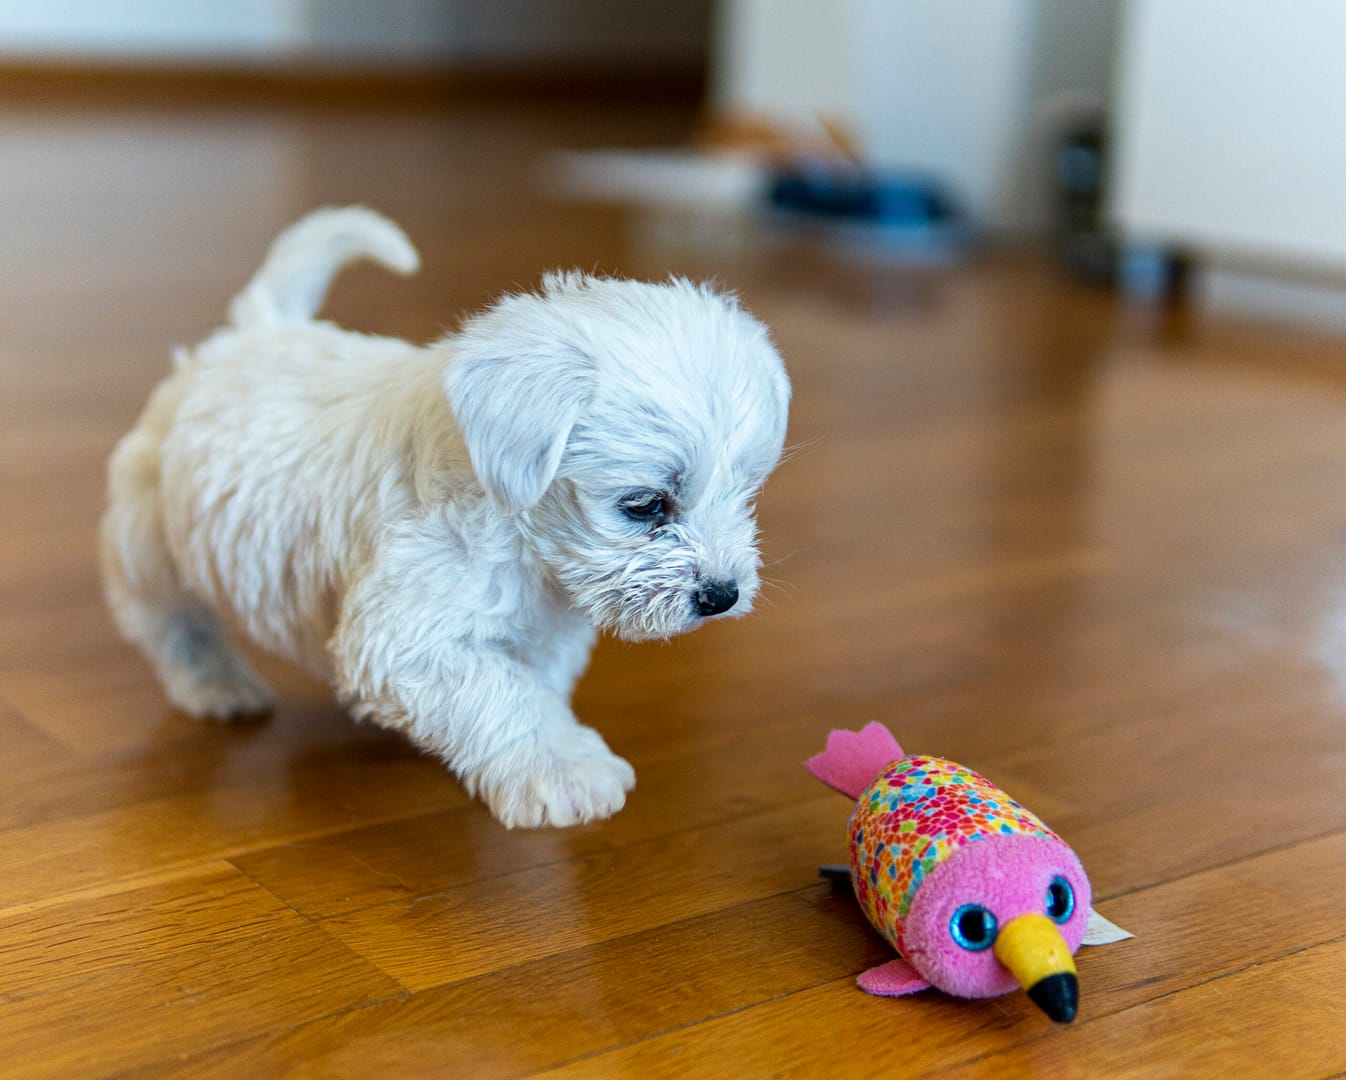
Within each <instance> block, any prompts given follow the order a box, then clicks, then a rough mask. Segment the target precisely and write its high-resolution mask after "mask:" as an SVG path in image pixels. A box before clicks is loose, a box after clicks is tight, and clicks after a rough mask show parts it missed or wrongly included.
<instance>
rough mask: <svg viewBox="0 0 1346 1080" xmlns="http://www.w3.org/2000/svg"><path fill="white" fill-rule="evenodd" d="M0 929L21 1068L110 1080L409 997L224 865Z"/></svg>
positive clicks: (0, 916)
mask: <svg viewBox="0 0 1346 1080" xmlns="http://www.w3.org/2000/svg"><path fill="white" fill-rule="evenodd" d="M0 935H3V940H4V941H5V943H6V949H5V955H6V965H5V967H6V994H5V999H4V1001H3V1003H2V1004H0V1045H3V1046H4V1049H5V1069H6V1070H8V1071H11V1073H12V1074H13V1075H16V1076H71V1075H108V1074H111V1073H114V1072H117V1071H119V1070H123V1069H126V1068H128V1067H133V1066H136V1065H142V1064H148V1063H151V1062H155V1061H160V1060H164V1059H166V1058H172V1057H175V1056H176V1055H178V1054H180V1053H183V1052H185V1051H188V1050H191V1049H198V1050H199V1049H200V1048H201V1047H202V1046H207V1045H212V1044H213V1045H227V1044H229V1043H232V1042H235V1041H237V1040H239V1039H240V1038H246V1037H248V1036H249V1035H253V1034H257V1033H260V1032H264V1031H267V1030H271V1029H272V1028H274V1027H276V1026H278V1025H279V1026H284V1027H288V1026H291V1025H294V1024H297V1023H302V1022H303V1021H304V1020H306V1019H310V1018H313V1017H315V1016H321V1015H324V1014H326V1013H328V1012H331V1011H333V1010H339V1009H342V1008H349V1007H351V1006H353V1005H357V1004H361V1003H365V1002H372V1001H378V1000H385V999H388V998H390V997H396V996H398V995H400V994H402V993H404V991H403V989H402V987H401V986H399V985H398V984H397V983H396V982H395V981H394V980H392V979H390V978H389V977H388V976H386V975H384V974H383V973H381V972H380V971H378V970H377V969H376V968H374V967H372V966H371V965H369V964H367V963H365V962H363V961H361V960H360V959H359V958H358V957H356V956H354V955H353V954H352V953H350V952H349V951H348V950H346V949H344V948H342V947H341V946H340V945H339V944H337V943H336V942H335V941H333V940H332V938H330V937H329V936H328V935H326V934H324V933H323V932H322V931H321V930H319V929H317V928H316V927H314V926H312V925H311V924H310V923H308V922H307V921H306V920H304V919H302V918H300V917H299V916H297V915H296V914H295V913H294V912H293V911H291V910H290V909H289V908H287V907H285V905H283V904H281V903H279V902H278V901H277V900H276V899H275V898H274V897H272V896H270V895H269V894H267V893H265V892H264V891H263V890H261V889H260V888H258V887H257V886H256V885H255V884H253V883H252V882H250V881H248V880H247V879H246V878H244V877H243V876H242V875H240V874H239V873H238V872H237V871H236V870H233V868H231V867H227V866H221V865H213V866H212V865H203V866H200V867H198V868H196V870H195V872H194V873H188V874H184V875H182V876H180V877H178V878H176V879H173V880H168V881H161V882H158V883H151V884H148V885H146V886H144V887H142V888H131V889H126V890H122V891H114V892H103V893H100V894H96V895H92V896H89V897H73V898H71V899H70V900H68V901H67V902H65V903H62V904H56V905H49V906H45V907H40V908H37V909H33V910H29V911H25V912H20V913H15V914H7V913H4V912H0ZM289 968H295V969H299V970H303V971H305V972H306V973H307V974H306V976H305V979H304V980H302V981H303V982H304V983H305V984H306V985H304V986H300V985H296V984H295V982H294V980H292V979H287V978H285V977H284V972H285V971H286V970H287V969H289ZM226 987H227V988H226Z"/></svg>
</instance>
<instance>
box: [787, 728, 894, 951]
mask: <svg viewBox="0 0 1346 1080" xmlns="http://www.w3.org/2000/svg"><path fill="white" fill-rule="evenodd" d="M903 756H905V755H903V753H902V747H900V746H898V745H897V740H896V739H894V738H893V735H892V732H890V731H889V730H888V729H887V728H886V727H884V726H883V725H882V724H880V723H878V722H877V721H876V722H874V723H872V724H866V725H865V726H864V727H863V728H861V729H860V730H859V731H833V732H832V733H831V734H830V735H828V736H827V748H826V749H825V750H824V751H823V752H822V753H821V754H815V755H814V756H813V757H811V758H809V759H808V761H807V762H805V763H804V764H805V767H806V768H807V769H808V771H809V772H811V773H812V774H813V775H814V776H816V777H817V778H818V779H819V780H821V781H822V782H823V783H824V784H826V785H827V786H828V787H833V788H836V789H837V791H839V792H841V793H842V794H843V795H849V796H850V797H851V798H852V799H858V798H859V797H860V794H861V793H862V792H863V791H864V790H865V788H867V787H869V785H870V784H871V783H873V782H874V777H876V776H878V775H879V773H881V772H882V771H883V770H884V768H885V767H886V766H888V765H890V764H891V763H892V762H894V761H896V760H897V759H898V758H900V757H903ZM876 970H877V969H876Z"/></svg>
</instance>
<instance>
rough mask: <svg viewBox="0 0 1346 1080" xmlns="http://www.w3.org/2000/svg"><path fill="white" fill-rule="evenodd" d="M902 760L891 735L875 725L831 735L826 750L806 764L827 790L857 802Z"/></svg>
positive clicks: (877, 724)
mask: <svg viewBox="0 0 1346 1080" xmlns="http://www.w3.org/2000/svg"><path fill="white" fill-rule="evenodd" d="M902 756H903V755H902V747H900V746H898V745H897V740H896V739H894V738H893V735H892V732H890V731H889V730H888V729H887V728H886V727H884V726H883V725H882V724H880V723H877V722H875V723H872V724H866V725H865V726H864V727H863V728H861V729H860V730H859V731H834V732H832V734H830V735H829V736H827V749H825V750H824V751H823V752H822V753H821V754H815V755H814V756H813V757H811V758H809V759H808V761H807V762H805V763H804V764H805V768H807V769H808V771H809V772H811V773H812V774H813V775H814V776H816V777H817V778H818V779H819V780H821V781H822V782H823V783H824V784H826V785H827V786H828V787H833V788H836V789H837V790H838V791H839V792H841V793H842V794H843V795H849V796H850V797H851V798H852V799H858V798H859V797H860V794H861V792H863V791H864V790H865V788H867V787H869V785H870V784H871V783H873V781H874V777H876V776H878V775H879V773H881V772H882V771H883V770H884V767H885V766H887V765H889V764H891V763H892V762H894V761H896V760H897V759H898V758H900V757H902Z"/></svg>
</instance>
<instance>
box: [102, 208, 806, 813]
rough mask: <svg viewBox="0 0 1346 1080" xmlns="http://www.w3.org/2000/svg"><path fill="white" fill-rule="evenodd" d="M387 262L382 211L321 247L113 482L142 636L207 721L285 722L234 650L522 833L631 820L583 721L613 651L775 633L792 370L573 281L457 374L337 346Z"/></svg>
mask: <svg viewBox="0 0 1346 1080" xmlns="http://www.w3.org/2000/svg"><path fill="white" fill-rule="evenodd" d="M361 257H364V258H370V259H373V260H375V261H377V262H379V263H382V264H383V265H385V266H387V267H389V268H390V269H393V270H397V271H400V272H403V273H406V272H410V271H412V270H414V269H415V267H416V264H417V256H416V252H415V250H414V249H413V248H412V247H411V245H410V243H409V242H408V241H407V239H406V237H405V236H404V235H403V234H402V232H401V231H400V230H399V229H398V228H397V227H396V226H395V225H393V224H392V223H391V222H388V221H386V220H385V219H383V218H381V217H379V216H378V215H377V214H374V213H372V212H370V211H368V210H363V209H359V208H351V209H340V210H323V211H319V212H317V213H315V214H313V215H311V216H310V217H308V218H305V219H304V220H303V221H301V222H299V223H298V224H297V225H294V226H292V227H291V228H290V229H289V230H287V231H286V232H284V233H282V234H281V236H280V237H279V238H278V239H277V240H276V242H275V244H274V245H273V247H272V249H271V252H270V254H269V255H268V257H267V259H266V262H265V263H264V264H263V266H262V268H261V270H260V271H259V272H258V273H257V275H256V277H255V278H254V279H253V280H252V281H251V283H249V285H248V286H247V288H246V289H244V291H243V292H242V293H241V294H240V295H239V296H238V297H237V298H236V299H235V300H234V303H233V306H232V308H231V312H230V314H231V321H232V325H230V326H228V327H226V328H224V329H222V330H219V331H218V332H217V333H215V334H214V335H213V336H212V337H211V338H209V339H208V340H207V341H205V342H204V343H203V344H202V345H200V346H199V347H198V348H196V349H194V350H191V351H186V350H184V351H181V352H179V353H178V355H177V356H176V357H175V363H174V370H173V372H172V374H171V375H169V377H168V378H167V379H166V380H165V381H164V382H163V383H162V384H161V385H160V386H159V387H158V388H157V389H156V390H155V391H154V394H153V395H152V396H151V398H150V400H149V403H148V405H147V406H146V408H145V411H144V413H143V414H142V416H141V417H140V420H139V422H138V423H137V425H136V427H135V428H134V429H133V430H132V431H131V432H130V433H129V434H128V435H127V436H126V437H125V438H124V439H123V440H122V441H121V443H120V444H119V445H118V446H117V449H116V451H115V452H114V454H113V455H112V459H111V462H110V466H109V473H110V479H109V506H108V510H107V513H106V515H105V517H104V520H103V526H102V560H103V572H104V580H105V584H106V590H107V596H108V600H109V603H110V605H111V608H112V611H113V613H114V615H115V617H116V619H117V622H118V625H119V626H120V628H121V630H122V632H123V633H124V634H125V635H126V637H127V638H128V639H130V640H131V641H133V642H135V643H136V644H137V645H138V646H139V647H140V648H141V649H142V650H143V651H144V652H145V654H146V655H147V656H148V657H149V659H150V660H151V661H152V662H153V664H154V666H155V668H156V669H157V671H158V674H159V678H160V680H161V681H162V683H163V685H164V689H165V691H166V693H167V695H168V697H169V699H170V700H171V701H172V702H173V703H174V704H175V705H177V706H179V707H180V708H182V709H184V710H186V711H187V712H189V713H193V714H195V715H198V716H208V717H216V718H228V717H233V716H237V715H241V714H245V713H249V712H257V711H261V710H264V709H265V708H266V707H267V706H268V705H269V703H270V700H271V698H270V692H269V691H268V689H267V688H266V687H265V686H264V685H263V684H262V683H261V682H260V681H259V679H258V678H257V676H256V675H255V674H254V673H253V672H252V670H251V669H250V668H249V666H248V664H247V663H246V661H245V660H244V659H243V658H242V657H240V656H239V654H238V653H236V652H235V651H234V649H233V648H232V646H231V645H230V643H229V641H228V639H227V637H226V634H225V631H224V629H223V623H225V622H233V623H235V624H237V625H238V626H239V627H241V628H242V629H243V630H244V631H245V632H246V633H247V634H249V635H250V636H251V637H252V638H253V639H254V640H255V641H256V642H257V643H259V644H260V645H262V646H263V647H265V648H267V649H269V650H271V651H273V652H275V653H277V654H279V655H281V656H284V657H286V658H288V659H290V660H292V661H295V662H298V663H301V664H303V665H305V666H306V667H308V668H309V669H311V670H313V671H315V672H317V673H319V674H320V675H321V676H322V677H324V678H326V679H328V680H329V681H330V682H332V684H333V685H334V686H335V688H336V690H337V692H338V693H339V694H340V695H341V697H342V699H343V700H344V701H345V702H347V703H348V704H349V705H350V707H351V709H352V710H353V711H354V712H355V713H356V714H357V715H359V716H361V717H367V718H369V719H372V720H374V721H375V722H377V723H379V724H381V725H384V726H386V727H389V728H395V729H397V730H400V731H403V732H405V733H406V734H407V735H408V736H409V737H410V738H411V739H412V740H413V741H415V742H416V743H417V744H418V745H419V746H421V747H423V748H424V749H426V750H429V751H432V752H434V753H435V754H437V755H439V756H440V757H441V758H442V759H443V760H444V761H445V762H446V763H447V764H448V765H449V766H450V767H451V768H452V769H453V771H454V772H455V773H456V774H457V775H458V776H459V777H460V778H461V780H462V782H463V784H464V785H465V786H466V788H467V789H468V791H469V792H472V793H474V794H478V795H480V797H481V798H482V799H483V800H485V802H486V803H487V805H488V806H489V807H490V808H491V810H492V812H493V813H494V814H495V816H496V817H497V818H498V819H499V820H500V821H502V822H503V823H504V824H505V825H508V826H515V825H524V826H537V825H544V824H550V825H569V824H573V823H576V822H582V821H589V820H591V819H594V818H602V817H607V816H609V815H611V814H613V813H615V812H616V811H617V810H618V809H620V808H621V806H622V804H623V802H625V798H626V795H625V793H626V792H627V791H628V790H630V788H631V787H632V786H633V784H634V782H635V776H634V773H633V772H632V770H631V767H630V766H629V765H628V764H627V763H626V762H625V761H623V760H622V759H621V758H619V757H617V756H616V755H615V754H613V753H612V751H610V750H609V749H608V747H607V745H606V744H605V743H604V742H603V739H602V738H601V737H600V736H599V735H598V733H597V732H595V731H593V730H592V729H591V728H588V727H585V726H583V725H581V724H580V723H579V722H578V721H577V720H576V719H575V716H574V714H573V713H572V712H571V709H570V705H569V699H570V694H571V690H572V689H573V687H574V684H575V681H576V679H577V678H578V677H579V675H580V673H581V672H582V671H583V670H584V667H585V665H586V663H587V661H588V656H589V651H590V648H591V647H592V645H593V641H594V636H595V628H599V629H606V630H611V631H614V632H615V633H617V634H618V635H620V636H621V637H624V638H627V639H630V640H639V639H647V638H666V637H668V636H670V635H673V634H678V633H682V632H684V631H687V630H691V629H693V628H695V627H697V626H699V625H701V624H702V623H703V622H704V621H706V620H707V619H710V618H714V617H716V616H720V615H736V614H741V613H743V612H745V611H747V610H748V607H749V605H750V603H751V601H752V598H753V595H754V593H756V591H757V587H758V576H757V568H758V563H759V559H758V555H757V551H756V547H755V541H756V527H755V523H754V517H753V505H752V503H753V498H754V496H755V495H756V493H757V491H758V489H759V488H760V487H761V485H762V482H763V481H764V480H765V479H766V477H767V474H768V473H770V472H771V470H772V468H773V467H774V466H775V464H776V462H777V459H778V458H779V456H780V452H781V446H782V442H783V440H784V437H785V426H786V413H787V408H788V403H789V397H790V389H789V383H788V381H787V379H786V375H785V369H784V366H783V365H782V363H781V360H780V357H779V356H778V355H777V353H776V351H775V349H773V348H772V345H771V343H770V341H769V340H768V337H767V333H766V330H765V329H764V328H763V326H762V325H761V323H759V322H758V321H757V320H755V319H754V318H752V317H751V316H750V315H748V314H747V313H746V312H744V311H743V310H742V309H741V308H740V307H739V306H738V304H737V303H735V301H734V300H733V299H732V298H729V297H726V296H723V295H720V294H717V293H715V292H713V291H712V290H710V289H709V288H707V287H705V286H699V285H693V284H690V283H688V282H687V281H683V280H677V279H675V280H671V281H669V282H667V283H664V284H657V285H654V284H644V283H640V282H633V281H619V280H611V279H606V278H597V277H591V276H588V275H583V274H578V273H568V274H555V275H551V276H548V277H547V278H546V279H545V280H544V283H543V287H542V291H541V293H540V294H538V295H531V294H526V295H515V296H508V297H506V298H505V299H503V300H501V301H500V302H499V303H497V304H496V305H495V306H493V307H492V308H490V309H489V310H487V311H486V312H485V313H483V314H481V315H478V316H476V317H475V318H472V319H470V320H469V321H467V323H466V324H465V325H464V326H463V327H462V329H461V330H460V331H459V332H458V333H456V334H452V335H450V336H449V337H447V338H445V339H444V340H442V341H440V342H437V343H435V344H433V345H430V346H428V347H418V346H414V345H410V344H407V343H405V342H402V341H398V340H394V339H391V338H378V337H370V336H367V335H362V334H356V333H352V332H350V331H347V330H343V329H340V328H338V327H336V326H334V325H332V324H331V323H325V322H315V321H314V315H315V313H316V311H317V309H318V307H319V305H320V304H321V302H322V299H323V296H324V294H325V293H326V290H327V287H328V285H329V283H330V281H331V279H332V276H333V275H334V274H335V273H336V271H337V270H338V269H339V268H340V267H341V266H342V265H343V264H344V263H346V262H348V261H350V260H351V259H354V258H361Z"/></svg>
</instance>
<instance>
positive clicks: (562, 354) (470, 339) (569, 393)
mask: <svg viewBox="0 0 1346 1080" xmlns="http://www.w3.org/2000/svg"><path fill="white" fill-rule="evenodd" d="M489 321H492V322H493V321H494V320H489ZM487 329H488V328H487V327H484V326H481V325H478V326H476V327H469V328H468V332H467V333H465V334H464V335H462V336H461V337H460V338H459V339H458V341H457V342H456V343H455V344H454V347H453V349H454V355H453V358H452V359H451V360H450V361H449V365H448V368H447V370H446V372H445V375H444V388H445V391H446V392H447V394H448V397H449V404H450V405H451V406H452V408H453V412H454V415H455V416H456V417H457V419H458V426H459V428H460V430H461V431H462V433H463V439H464V441H465V442H466V443H467V452H468V455H469V457H471V459H472V468H473V469H474V470H475V471H476V474H477V479H478V481H479V482H480V483H481V486H482V488H483V489H484V490H485V491H486V494H487V495H488V496H489V497H490V499H491V501H492V502H494V503H495V504H496V506H498V507H499V508H500V509H501V510H503V511H504V512H505V513H509V514H515V513H518V512H519V511H520V510H526V509H528V508H529V507H531V506H533V505H535V504H536V503H537V501H538V500H539V499H541V498H542V496H543V495H544V494H545V493H546V490H547V488H548V487H549V486H550V485H551V482H552V480H553V479H555V477H556V471H557V469H558V468H559V467H560V464H561V454H562V453H563V452H564V450H565V445H566V439H567V438H569V436H570V430H571V428H573V427H574V426H575V421H576V420H578V419H579V416H580V414H581V413H582V412H583V411H584V407H585V405H586V404H587V403H588V402H589V399H590V397H591V395H592V388H593V383H594V364H593V361H592V360H591V359H590V358H589V357H588V356H586V355H585V354H584V353H583V352H581V351H580V350H579V349H576V348H573V347H571V346H568V345H563V344H561V343H559V342H547V343H545V344H543V345H539V344H538V343H537V341H536V340H534V341H532V342H528V341H517V340H515V341H511V340H509V338H510V337H511V336H512V335H496V334H492V333H489V332H482V331H485V330H487Z"/></svg>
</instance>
